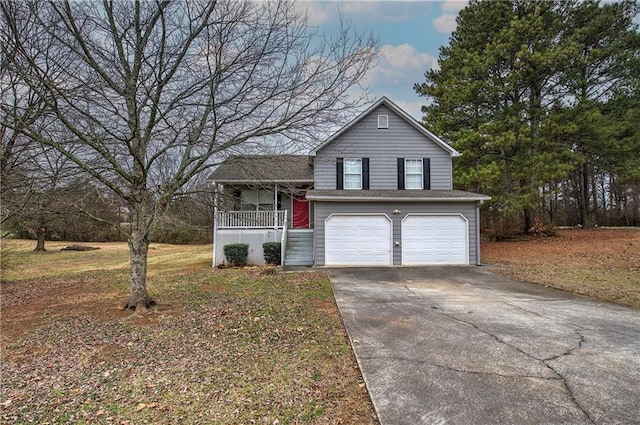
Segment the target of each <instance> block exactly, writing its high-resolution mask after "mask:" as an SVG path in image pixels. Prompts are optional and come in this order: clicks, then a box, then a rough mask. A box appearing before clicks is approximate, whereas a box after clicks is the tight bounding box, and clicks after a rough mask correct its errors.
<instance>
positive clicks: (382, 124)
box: [378, 115, 389, 128]
mask: <svg viewBox="0 0 640 425" xmlns="http://www.w3.org/2000/svg"><path fill="white" fill-rule="evenodd" d="M378 128H389V115H378Z"/></svg>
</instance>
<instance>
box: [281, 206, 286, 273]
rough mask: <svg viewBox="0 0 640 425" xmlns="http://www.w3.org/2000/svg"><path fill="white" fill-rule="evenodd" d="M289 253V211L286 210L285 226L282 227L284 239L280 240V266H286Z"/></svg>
mask: <svg viewBox="0 0 640 425" xmlns="http://www.w3.org/2000/svg"><path fill="white" fill-rule="evenodd" d="M286 252H287V210H284V225H283V226H282V238H281V239H280V265H281V266H284V262H285V259H284V257H285V254H286Z"/></svg>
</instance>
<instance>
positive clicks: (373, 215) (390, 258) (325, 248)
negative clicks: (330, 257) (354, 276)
mask: <svg viewBox="0 0 640 425" xmlns="http://www.w3.org/2000/svg"><path fill="white" fill-rule="evenodd" d="M344 216H350V217H363V216H366V217H384V218H386V219H387V220H388V221H389V224H390V225H389V264H379V265H381V266H393V220H392V219H391V217H389V216H388V215H387V214H385V213H331V214H329V215H328V216H327V218H325V219H324V265H325V266H329V267H330V266H372V265H378V264H367V263H362V264H327V222H328V221H329V220H330V219H331V218H332V217H344Z"/></svg>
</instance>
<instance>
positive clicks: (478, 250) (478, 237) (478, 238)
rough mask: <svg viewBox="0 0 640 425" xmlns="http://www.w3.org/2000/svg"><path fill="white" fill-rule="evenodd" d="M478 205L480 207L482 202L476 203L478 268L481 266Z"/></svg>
mask: <svg viewBox="0 0 640 425" xmlns="http://www.w3.org/2000/svg"><path fill="white" fill-rule="evenodd" d="M480 205H482V201H478V202H477V203H476V263H478V266H481V265H482V263H481V261H480Z"/></svg>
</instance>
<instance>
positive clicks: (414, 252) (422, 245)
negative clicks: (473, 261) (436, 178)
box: [402, 214, 469, 265]
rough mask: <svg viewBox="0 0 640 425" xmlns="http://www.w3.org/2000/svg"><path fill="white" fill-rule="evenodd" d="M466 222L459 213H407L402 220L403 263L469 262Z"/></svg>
mask: <svg viewBox="0 0 640 425" xmlns="http://www.w3.org/2000/svg"><path fill="white" fill-rule="evenodd" d="M468 234H469V233H468V222H467V220H466V218H464V217H463V216H462V215H460V214H451V215H447V214H442V215H426V214H424V215H420V214H407V216H406V217H405V218H404V219H403V220H402V264H403V265H429V264H468V263H469V260H468V246H469V245H468Z"/></svg>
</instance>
